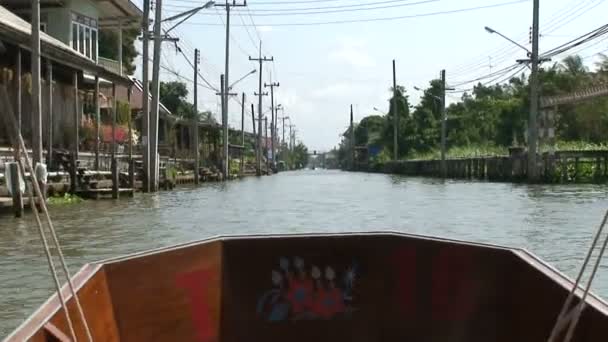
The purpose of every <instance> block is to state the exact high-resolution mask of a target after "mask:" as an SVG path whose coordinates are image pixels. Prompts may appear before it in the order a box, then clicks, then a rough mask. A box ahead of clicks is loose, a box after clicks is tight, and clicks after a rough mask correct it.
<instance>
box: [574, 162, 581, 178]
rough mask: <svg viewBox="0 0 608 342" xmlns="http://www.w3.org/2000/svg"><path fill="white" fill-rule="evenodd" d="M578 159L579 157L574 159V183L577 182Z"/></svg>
mask: <svg viewBox="0 0 608 342" xmlns="http://www.w3.org/2000/svg"><path fill="white" fill-rule="evenodd" d="M579 162H580V159H579V157H578V156H577V157H575V158H574V181H575V182H576V181H577V180H578V165H579Z"/></svg>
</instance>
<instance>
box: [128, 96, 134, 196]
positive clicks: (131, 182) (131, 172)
mask: <svg viewBox="0 0 608 342" xmlns="http://www.w3.org/2000/svg"><path fill="white" fill-rule="evenodd" d="M132 90H133V89H132V88H131V86H129V88H128V90H127V102H129V187H130V188H131V189H135V161H134V160H133V123H132V122H131V121H132V119H133V117H132V116H131V92H132Z"/></svg>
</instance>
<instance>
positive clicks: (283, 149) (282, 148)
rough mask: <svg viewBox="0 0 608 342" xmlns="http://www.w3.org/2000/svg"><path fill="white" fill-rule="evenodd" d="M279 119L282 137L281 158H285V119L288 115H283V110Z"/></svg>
mask: <svg viewBox="0 0 608 342" xmlns="http://www.w3.org/2000/svg"><path fill="white" fill-rule="evenodd" d="M281 119H282V120H283V139H282V141H283V142H282V143H281V160H283V159H285V156H284V152H285V148H284V146H285V120H287V119H289V116H286V115H285V111H283V116H282V117H281Z"/></svg>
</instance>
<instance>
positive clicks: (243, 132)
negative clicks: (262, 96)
mask: <svg viewBox="0 0 608 342" xmlns="http://www.w3.org/2000/svg"><path fill="white" fill-rule="evenodd" d="M241 147H242V148H241V165H240V173H241V177H242V176H243V167H244V166H245V93H243V97H242V98H241Z"/></svg>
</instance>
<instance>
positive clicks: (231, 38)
mask: <svg viewBox="0 0 608 342" xmlns="http://www.w3.org/2000/svg"><path fill="white" fill-rule="evenodd" d="M215 13H216V14H217V16H218V17H219V18H220V20H221V22H222V24H221V26H224V27H226V22H225V21H224V18H222V15H221V14H220V12H219V11H218V10H217V7H216V8H215ZM190 25H195V23H190ZM214 26H220V24H214ZM232 26H241V25H232ZM230 40H232V42H233V43H234V44H236V47H238V48H239V50H241V52H242V53H243V54H245V55H246V56H249V55H250V54H249V53H247V51H245V49H243V47H242V46H241V44H239V42H238V41H237V40H236V39H235V38H234V36H233V35H232V34H230Z"/></svg>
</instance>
